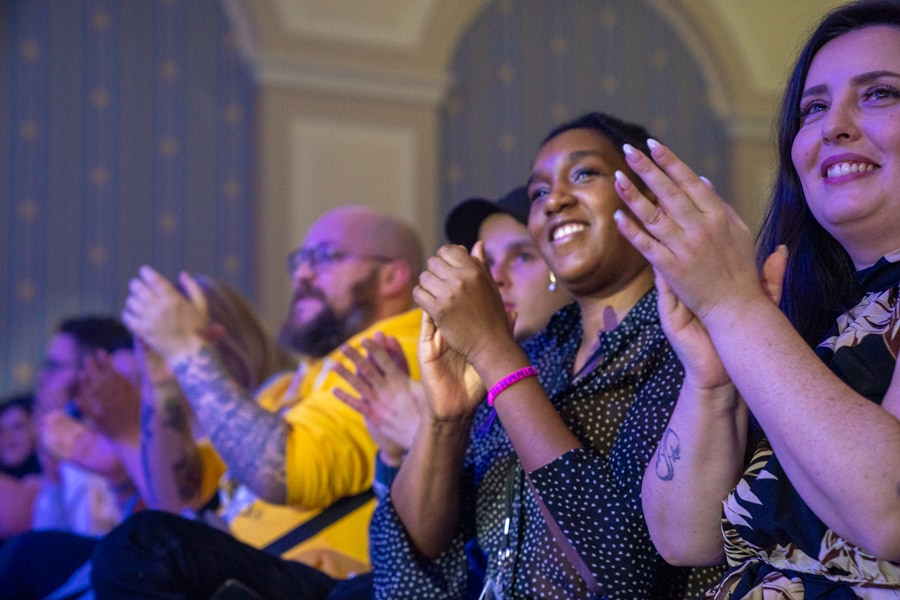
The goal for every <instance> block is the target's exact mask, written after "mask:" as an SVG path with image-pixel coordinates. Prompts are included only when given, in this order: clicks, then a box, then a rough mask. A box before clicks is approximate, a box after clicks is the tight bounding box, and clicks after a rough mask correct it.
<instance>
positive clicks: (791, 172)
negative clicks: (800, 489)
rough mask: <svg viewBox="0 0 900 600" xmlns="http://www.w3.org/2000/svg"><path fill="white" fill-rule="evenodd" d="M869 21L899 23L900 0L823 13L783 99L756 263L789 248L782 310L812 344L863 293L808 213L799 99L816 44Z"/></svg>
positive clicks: (846, 261)
mask: <svg viewBox="0 0 900 600" xmlns="http://www.w3.org/2000/svg"><path fill="white" fill-rule="evenodd" d="M874 25H890V26H893V27H900V0H861V1H858V2H853V3H851V4H847V5H845V6H841V7H838V8H836V9H834V10H833V11H831V12H830V13H828V14H827V15H826V16H825V18H824V19H823V20H822V21H821V23H819V26H818V27H817V28H816V29H815V31H814V32H813V33H812V35H811V36H810V38H809V40H808V41H807V42H806V45H805V46H804V47H803V50H802V51H801V52H800V56H799V58H798V59H797V63H796V65H795V66H794V69H793V72H792V73H791V77H790V79H789V80H788V84H787V88H786V89H785V92H784V98H783V100H782V104H781V113H780V118H779V127H778V162H779V166H778V175H777V178H776V181H775V186H774V187H773V189H772V194H771V196H770V198H769V209H768V212H767V214H766V217H765V220H764V222H763V226H762V229H761V230H760V234H759V240H758V241H759V245H758V252H757V262H758V264H759V265H760V266H762V263H763V261H764V260H765V259H766V257H767V256H768V255H769V254H770V253H771V252H772V251H773V250H774V249H775V247H776V246H777V245H779V244H786V245H787V248H788V254H789V255H788V265H787V274H786V277H785V285H784V291H783V294H782V298H781V309H782V310H783V311H784V313H785V314H786V315H787V317H788V319H789V320H790V321H791V323H792V324H793V325H794V327H795V328H796V329H797V331H799V332H800V335H801V336H802V337H803V339H804V340H806V342H807V343H808V344H809V345H811V346H814V345H815V344H817V343H818V342H820V341H821V338H822V337H823V336H824V335H825V333H826V331H827V330H828V327H829V326H830V325H831V323H832V322H833V321H834V319H835V318H836V317H837V316H838V315H840V314H841V313H843V312H845V311H846V310H847V309H849V308H851V307H852V306H853V305H855V304H856V303H857V302H859V300H860V298H861V297H862V290H861V289H860V287H859V285H858V284H857V282H856V279H855V278H854V272H855V268H854V265H853V262H852V261H851V259H850V255H849V254H848V253H847V251H846V250H845V249H844V248H843V247H842V246H841V245H840V243H838V241H837V240H836V239H834V237H832V236H831V234H829V233H828V232H827V231H825V229H824V228H823V227H822V226H821V225H820V224H819V223H818V221H816V219H815V217H813V214H812V212H811V211H810V210H809V207H808V206H807V204H806V198H805V196H804V195H803V188H802V187H801V184H800V177H799V175H798V174H797V170H796V169H795V168H794V163H793V161H792V159H791V147H792V145H793V143H794V138H795V137H796V136H797V132H798V131H799V130H800V98H801V95H802V93H803V86H804V85H805V83H806V75H807V73H808V72H809V67H810V64H811V63H812V61H813V58H814V57H815V55H816V53H818V51H819V50H820V49H821V48H822V46H824V45H825V44H827V43H828V42H830V41H831V40H833V39H835V38H837V37H840V36H842V35H844V34H845V33H848V32H851V31H855V30H857V29H862V28H865V27H871V26H874Z"/></svg>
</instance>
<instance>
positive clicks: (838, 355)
mask: <svg viewBox="0 0 900 600" xmlns="http://www.w3.org/2000/svg"><path fill="white" fill-rule="evenodd" d="M857 279H858V280H859V282H860V283H861V285H862V286H863V288H864V289H865V291H866V293H865V296H864V297H863V299H862V300H861V301H860V302H859V303H858V304H857V305H856V306H855V307H854V308H852V309H850V310H849V311H847V312H846V313H844V314H843V315H841V316H840V317H839V318H838V319H837V320H836V322H835V324H834V325H833V326H832V328H831V331H829V333H828V335H827V336H826V339H825V341H823V342H822V343H821V344H819V346H818V348H817V349H816V353H817V354H818V355H819V357H820V358H821V359H822V360H823V361H824V362H825V363H826V364H827V365H828V367H829V368H830V369H831V370H832V371H833V372H834V373H835V374H836V375H838V377H840V378H841V379H842V380H843V381H844V382H845V383H847V384H848V385H849V386H850V387H852V388H853V389H854V390H855V391H856V392H858V393H859V394H861V395H863V396H865V397H866V398H868V399H870V400H871V401H872V402H875V403H878V404H880V403H881V400H882V398H883V397H884V395H885V393H886V391H887V389H888V387H889V386H890V383H891V377H892V376H893V372H894V365H895V363H896V362H897V354H898V349H900V330H898V328H900V252H897V253H894V254H893V255H888V256H886V257H884V258H882V259H881V260H880V261H879V262H878V263H876V264H875V265H873V266H872V267H870V268H868V269H865V270H863V271H860V272H858V273H857ZM757 433H758V435H757V436H756V439H757V440H758V443H757V445H756V447H755V452H754V453H753V456H752V459H751V460H750V462H749V464H748V466H747V467H746V470H745V472H744V475H743V477H742V479H741V481H740V483H739V484H738V486H737V487H736V488H735V490H734V491H733V492H732V493H731V494H729V496H728V497H727V498H726V500H725V502H724V517H723V523H722V525H723V534H724V536H725V551H726V555H727V557H728V564H729V566H730V570H729V574H728V576H727V577H726V578H725V580H724V581H723V582H722V583H721V584H720V585H719V586H718V587H716V588H715V589H712V590H710V591H709V592H708V593H707V596H706V597H707V598H709V599H713V600H724V599H732V598H733V599H737V598H752V599H757V598H760V599H762V598H764V599H766V600H769V599H771V600H779V599H784V600H787V599H791V600H801V599H804V598H820V597H827V598H829V599H836V600H837V599H845V598H847V599H849V598H900V563H894V562H888V561H883V560H878V559H877V558H876V557H875V556H873V555H872V554H870V553H868V552H866V551H864V550H863V549H861V548H858V547H856V546H854V545H853V544H851V543H849V542H847V541H846V540H843V539H841V538H840V537H839V536H838V535H837V534H835V533H834V531H832V530H830V529H829V528H828V527H827V526H826V525H825V523H823V522H822V521H821V520H820V519H819V518H818V517H817V516H816V515H815V514H814V513H813V511H812V510H811V509H810V508H809V506H807V505H806V503H805V502H804V501H803V499H802V498H801V497H800V495H799V494H798V493H797V491H796V490H795V489H794V487H793V485H791V482H790V481H789V480H788V478H787V476H786V475H785V473H784V470H783V469H782V467H781V465H780V463H779V462H778V457H777V456H775V454H774V453H773V452H772V448H771V446H770V445H769V443H768V441H767V440H766V439H765V437H764V436H763V435H762V434H761V432H758V431H757Z"/></svg>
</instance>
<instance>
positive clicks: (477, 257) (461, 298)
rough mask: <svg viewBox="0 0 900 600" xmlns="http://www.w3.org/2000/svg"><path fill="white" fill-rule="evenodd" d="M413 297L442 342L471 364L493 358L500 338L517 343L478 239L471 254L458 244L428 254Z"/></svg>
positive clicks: (512, 345)
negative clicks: (429, 256) (432, 324)
mask: <svg viewBox="0 0 900 600" xmlns="http://www.w3.org/2000/svg"><path fill="white" fill-rule="evenodd" d="M413 298H414V299H415V301H416V302H417V303H418V304H419V306H421V307H422V309H423V310H424V311H425V312H426V313H428V315H429V316H430V317H431V319H432V320H433V322H434V325H435V326H436V327H437V328H438V329H439V330H440V333H441V336H440V338H441V341H442V343H446V344H447V346H448V347H449V348H452V349H453V350H454V351H456V352H458V353H459V354H461V355H462V356H464V357H465V359H466V360H467V361H468V362H470V363H471V364H472V365H474V366H475V367H476V368H478V367H479V365H480V364H482V361H486V362H490V361H493V360H495V359H496V357H497V354H498V351H502V347H503V345H504V344H508V345H509V346H510V347H514V348H518V344H517V343H516V341H515V339H514V338H513V333H512V325H511V323H510V318H509V316H508V315H507V313H506V310H505V308H504V306H503V299H502V298H501V297H500V291H499V290H498V289H497V284H496V282H494V279H493V277H492V276H491V273H490V270H489V269H488V268H487V265H485V263H484V248H483V245H482V243H481V242H477V243H476V244H475V246H474V248H473V249H472V254H471V255H469V253H467V252H466V250H465V248H463V247H462V246H455V245H446V246H443V247H441V248H440V249H439V250H438V252H437V254H436V255H435V256H433V257H431V258H430V259H428V268H427V269H426V270H425V271H423V272H422V274H421V275H420V276H419V285H418V286H416V288H415V289H414V290H413Z"/></svg>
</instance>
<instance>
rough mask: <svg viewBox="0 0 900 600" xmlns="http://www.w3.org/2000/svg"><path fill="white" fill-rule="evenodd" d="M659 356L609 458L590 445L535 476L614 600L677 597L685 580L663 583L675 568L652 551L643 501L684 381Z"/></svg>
mask: <svg viewBox="0 0 900 600" xmlns="http://www.w3.org/2000/svg"><path fill="white" fill-rule="evenodd" d="M645 350H646V348H645ZM657 350H660V347H659V346H657ZM661 355H662V356H663V357H664V358H663V359H662V360H661V361H660V364H658V365H657V368H654V369H649V370H645V371H644V373H647V374H649V376H648V377H646V378H645V381H643V382H637V383H636V386H635V390H634V391H635V397H634V401H633V403H632V404H631V406H630V408H629V409H628V413H627V415H626V416H625V419H624V421H623V422H622V425H621V428H620V430H619V432H618V435H617V437H616V439H615V441H614V442H613V443H612V446H611V448H610V450H609V455H608V457H607V456H606V455H604V453H602V452H597V451H595V450H594V449H592V448H590V447H587V448H584V449H576V450H572V451H570V452H568V453H566V454H564V455H563V456H561V457H560V458H558V459H556V460H555V461H553V462H552V463H550V464H548V465H546V466H544V467H542V468H540V469H538V470H536V471H535V472H533V473H532V474H531V480H532V483H533V484H534V487H535V490H536V492H537V493H538V494H539V496H540V498H541V500H542V501H543V502H544V504H545V505H546V507H547V509H548V511H549V512H550V514H551V515H552V516H553V518H554V520H555V521H556V523H557V524H558V525H559V527H560V529H561V530H562V531H563V534H564V535H565V536H566V539H567V540H569V542H570V543H571V544H572V546H573V547H574V549H575V550H576V551H577V552H578V554H579V555H580V556H581V557H582V559H583V560H584V562H585V563H586V564H587V566H588V568H589V569H590V571H591V573H592V574H593V575H594V577H595V578H596V580H597V582H598V583H599V584H600V585H601V587H602V588H603V589H604V590H608V591H609V594H610V597H611V598H613V597H615V598H651V597H652V598H660V597H672V596H671V594H677V589H680V587H681V586H683V585H684V575H685V573H682V574H681V576H675V577H670V578H669V579H670V581H671V585H667V584H666V583H665V579H666V578H667V575H666V573H668V570H669V569H670V568H669V567H667V566H666V565H664V564H663V562H662V559H661V558H660V557H659V555H658V554H657V553H656V551H655V550H654V548H653V544H652V542H651V540H650V536H649V533H648V531H647V526H646V523H645V521H644V518H643V513H642V510H641V502H640V491H641V480H642V478H643V474H644V470H645V469H646V466H647V464H648V462H649V460H650V457H651V455H652V454H653V451H654V450H655V448H656V445H657V443H658V441H659V439H660V437H661V435H662V432H663V430H664V428H665V426H666V424H667V423H668V419H669V417H670V416H671V413H672V409H673V408H674V405H675V401H676V399H677V395H678V390H679V386H680V383H681V378H682V375H681V373H682V372H681V368H680V364H679V363H678V362H677V358H675V356H674V354H672V353H671V352H670V351H668V352H667V351H665V350H662V351H661ZM648 358H649V357H647V356H645V359H648ZM650 362H656V361H653V360H652V359H650ZM645 366H646V365H645ZM585 445H586V446H588V444H587V443H586V444H585ZM659 585H663V586H664V587H663V589H660V588H658V587H657V586H659ZM666 588H671V589H666ZM663 590H665V591H663Z"/></svg>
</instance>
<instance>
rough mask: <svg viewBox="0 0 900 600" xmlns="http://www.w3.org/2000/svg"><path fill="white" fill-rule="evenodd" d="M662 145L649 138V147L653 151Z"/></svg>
mask: <svg viewBox="0 0 900 600" xmlns="http://www.w3.org/2000/svg"><path fill="white" fill-rule="evenodd" d="M660 145H661V144H660V143H659V142H657V141H656V140H654V139H653V138H647V147H648V148H650V149H651V150H656V149H657V148H659V147H660Z"/></svg>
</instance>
